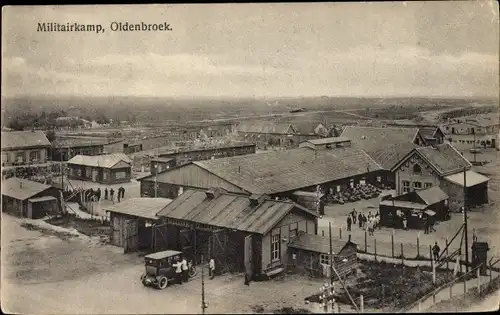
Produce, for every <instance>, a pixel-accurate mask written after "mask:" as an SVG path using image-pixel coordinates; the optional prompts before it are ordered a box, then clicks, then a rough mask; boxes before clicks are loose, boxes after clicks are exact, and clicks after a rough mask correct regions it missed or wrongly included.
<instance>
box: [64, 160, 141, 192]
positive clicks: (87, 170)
mask: <svg viewBox="0 0 500 315" xmlns="http://www.w3.org/2000/svg"><path fill="white" fill-rule="evenodd" d="M68 168H69V175H68V177H69V178H72V179H78V180H85V181H92V182H97V183H102V184H108V185H112V184H118V183H128V182H130V179H131V177H132V160H130V158H129V157H128V156H127V155H126V154H123V153H114V154H105V155H96V156H88V155H77V156H75V157H73V158H72V159H71V160H69V161H68Z"/></svg>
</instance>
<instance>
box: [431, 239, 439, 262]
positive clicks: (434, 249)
mask: <svg viewBox="0 0 500 315" xmlns="http://www.w3.org/2000/svg"><path fill="white" fill-rule="evenodd" d="M440 251H441V248H439V245H438V243H437V242H435V243H434V246H432V254H433V255H434V261H438V259H439V252H440Z"/></svg>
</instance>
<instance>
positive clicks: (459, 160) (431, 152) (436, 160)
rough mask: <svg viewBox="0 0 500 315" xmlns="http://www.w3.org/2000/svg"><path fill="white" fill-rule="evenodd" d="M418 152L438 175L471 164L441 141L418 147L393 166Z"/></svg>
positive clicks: (467, 166) (468, 167) (397, 165)
mask: <svg viewBox="0 0 500 315" xmlns="http://www.w3.org/2000/svg"><path fill="white" fill-rule="evenodd" d="M415 153H416V154H418V155H419V156H420V157H421V158H422V159H423V160H424V161H426V162H427V163H428V164H429V166H430V167H432V168H433V169H434V170H435V171H436V172H437V173H438V174H439V175H440V176H447V175H451V174H455V173H458V172H462V171H463V170H464V168H466V169H470V168H471V167H472V164H471V163H470V162H469V161H468V160H467V159H466V158H464V157H463V156H462V154H460V153H459V152H458V151H457V150H456V149H455V148H454V147H453V146H452V145H451V144H449V143H447V142H446V143H442V144H438V145H435V146H427V147H418V148H415V149H413V151H411V152H410V153H408V154H407V155H406V156H405V157H403V158H402V159H401V160H400V161H399V162H398V163H397V164H396V165H395V166H394V167H393V168H392V171H394V170H396V169H397V168H398V167H399V166H400V165H401V164H403V163H405V162H406V161H407V160H408V159H409V158H410V157H411V156H412V155H413V154H415Z"/></svg>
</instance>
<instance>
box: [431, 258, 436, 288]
mask: <svg viewBox="0 0 500 315" xmlns="http://www.w3.org/2000/svg"><path fill="white" fill-rule="evenodd" d="M431 265H432V284H434V285H436V262H434V259H432V260H431Z"/></svg>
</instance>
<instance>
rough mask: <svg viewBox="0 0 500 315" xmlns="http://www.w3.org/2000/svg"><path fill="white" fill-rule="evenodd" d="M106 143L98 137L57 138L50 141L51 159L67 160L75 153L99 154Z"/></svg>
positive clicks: (75, 154)
mask: <svg viewBox="0 0 500 315" xmlns="http://www.w3.org/2000/svg"><path fill="white" fill-rule="evenodd" d="M106 143H107V141H105V140H100V139H89V138H85V139H84V138H58V139H56V140H54V141H52V148H51V152H52V154H51V157H52V161H68V160H69V159H71V158H72V157H74V156H77V155H90V156H93V155H100V154H103V153H104V145H105V144H106Z"/></svg>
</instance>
